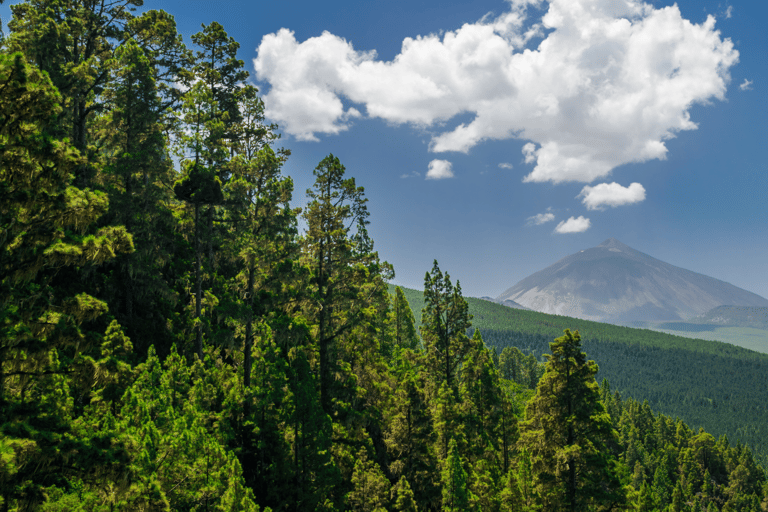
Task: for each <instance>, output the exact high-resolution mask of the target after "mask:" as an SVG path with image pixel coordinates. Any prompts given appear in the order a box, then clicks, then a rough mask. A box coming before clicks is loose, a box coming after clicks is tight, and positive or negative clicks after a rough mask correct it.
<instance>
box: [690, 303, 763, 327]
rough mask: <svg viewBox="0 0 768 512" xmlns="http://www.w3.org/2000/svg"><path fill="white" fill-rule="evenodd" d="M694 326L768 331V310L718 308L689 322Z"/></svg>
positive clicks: (738, 307)
mask: <svg viewBox="0 0 768 512" xmlns="http://www.w3.org/2000/svg"><path fill="white" fill-rule="evenodd" d="M688 322H689V323H692V324H708V325H722V326H728V327H754V328H756V329H768V308H757V307H751V306H730V305H729V306H718V307H716V308H714V309H711V310H709V311H707V312H706V313H704V314H703V315H699V316H695V317H693V318H691V319H690V320H688Z"/></svg>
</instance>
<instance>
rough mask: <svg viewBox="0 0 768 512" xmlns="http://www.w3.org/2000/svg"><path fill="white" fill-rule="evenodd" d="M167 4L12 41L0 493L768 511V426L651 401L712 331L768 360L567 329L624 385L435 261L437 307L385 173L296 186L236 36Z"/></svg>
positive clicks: (0, 62) (575, 344) (75, 19)
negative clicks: (402, 288)
mask: <svg viewBox="0 0 768 512" xmlns="http://www.w3.org/2000/svg"><path fill="white" fill-rule="evenodd" d="M149 3H150V2H147V4H149ZM139 7H143V8H145V9H147V10H146V11H145V12H141V13H136V9H137V8H139ZM151 7H152V6H151V5H145V4H144V2H143V1H142V0H112V1H109V2H93V1H87V2H86V1H81V0H55V1H54V0H23V1H20V2H18V3H14V4H13V5H11V10H12V12H13V19H12V20H10V22H9V23H8V25H7V28H8V33H7V35H6V37H5V38H4V39H2V41H0V91H1V94H2V101H0V511H2V512H64V511H66V512H70V511H71V512H135V511H144V512H171V511H173V512H176V511H181V512H214V511H217V512H224V511H226V512H266V511H269V510H273V511H275V512H277V511H280V512H305V511H306V512H308V511H323V512H341V511H355V512H358V511H365V512H384V511H389V512H406V511H409V512H414V511H422V512H428V511H432V512H436V511H443V512H465V511H471V512H480V511H483V512H486V511H488V512H520V511H526V512H530V511H546V512H561V511H568V512H576V511H587V510H588V511H605V512H608V511H617V510H625V511H630V510H634V511H662V510H664V511H669V510H673V511H675V512H681V511H691V512H693V511H695V512H701V511H707V512H712V511H718V512H719V511H727V512H755V511H756V510H759V509H762V510H763V511H765V510H766V509H768V485H766V474H765V471H764V470H763V468H762V467H761V466H760V464H759V463H758V461H757V460H756V457H755V455H754V452H753V450H752V449H751V448H750V446H757V447H759V445H757V444H756V443H755V444H750V445H749V446H747V445H744V444H733V443H730V442H729V441H728V440H727V438H726V437H725V436H724V435H722V432H725V431H726V430H725V429H726V428H728V425H726V424H725V423H722V422H721V423H717V424H715V423H714V422H713V424H714V425H715V426H716V427H717V428H714V429H713V430H712V432H706V431H704V430H696V429H694V428H691V427H689V426H688V425H687V424H686V422H684V421H682V420H680V419H677V418H672V417H670V416H666V415H664V414H660V413H658V412H656V411H654V410H653V409H652V408H651V406H650V405H649V404H648V403H647V402H641V401H640V400H639V398H640V397H642V396H643V393H646V392H647V393H648V395H649V396H651V397H653V399H654V400H655V402H657V403H660V404H668V403H670V404H671V403H672V402H673V401H674V400H680V399H681V398H680V396H681V393H680V389H684V388H685V386H686V385H688V384H687V383H688V380H686V379H687V378H688V377H687V374H686V372H682V371H681V368H682V367H683V366H684V365H686V364H690V363H691V361H693V362H694V363H696V364H699V363H697V361H699V360H698V359H695V358H694V357H689V355H690V354H693V355H697V354H700V355H701V357H702V358H703V359H701V360H700V364H701V371H702V372H705V373H706V374H707V375H710V376H711V378H712V379H720V378H721V377H722V375H723V372H725V374H728V372H730V374H729V379H730V381H733V382H736V381H738V380H739V379H742V380H743V382H744V386H745V389H746V390H747V393H746V394H740V395H738V399H741V397H742V396H746V397H747V398H746V399H745V400H747V401H749V403H751V404H757V403H759V402H760V400H758V399H759V398H760V397H762V396H763V395H762V394H761V393H764V392H765V390H764V389H760V388H759V387H758V386H760V385H764V383H765V379H762V377H763V374H762V373H761V372H762V371H763V369H764V366H760V365H764V363H765V361H764V359H761V358H759V357H756V356H754V355H753V354H752V353H748V352H746V351H736V352H733V353H728V352H723V350H722V349H721V348H720V347H719V346H718V345H717V344H711V346H709V345H708V346H704V345H702V347H703V348H702V350H700V351H699V352H695V351H690V350H688V351H685V350H683V349H680V353H679V354H676V353H674V352H673V350H674V348H669V347H666V346H664V345H658V344H657V345H658V346H657V345H654V344H649V343H644V342H636V343H635V344H634V345H632V344H629V343H623V342H616V341H613V340H611V335H610V334H608V331H606V334H604V335H601V336H598V334H599V333H600V332H601V331H598V330H595V329H593V330H591V331H590V329H589V328H588V327H589V326H587V325H586V324H579V323H576V324H575V325H570V324H569V325H565V327H569V328H581V329H585V330H586V331H589V332H590V335H591V336H592V338H591V339H590V341H589V344H588V346H587V350H588V351H593V352H594V353H593V354H590V355H591V356H593V357H595V356H596V357H597V358H598V359H599V360H601V364H602V365H603V369H601V370H600V375H601V376H602V375H603V374H604V373H609V372H611V371H613V372H614V374H615V375H616V378H617V381H616V383H615V384H614V385H615V386H616V388H618V389H626V390H627V392H625V396H624V397H622V396H621V394H617V393H616V392H615V391H613V390H612V389H611V388H610V385H609V383H608V381H603V385H602V387H600V386H599V385H598V383H597V381H596V379H595V377H596V374H598V367H597V366H596V365H595V363H594V362H593V361H590V360H588V359H587V356H586V354H585V353H584V352H583V348H584V347H583V345H582V342H581V337H580V336H579V334H578V332H576V331H573V332H572V331H570V330H561V328H562V327H563V325H564V324H563V322H561V321H560V320H557V321H555V320H547V321H546V322H544V323H541V325H539V326H538V327H537V328H534V327H533V326H534V325H535V319H537V318H538V319H541V317H536V316H530V317H529V316H524V317H520V318H523V320H521V321H520V322H519V327H515V326H514V325H513V324H509V325H511V326H512V327H510V329H513V330H508V331H504V330H503V329H502V328H501V327H502V326H503V325H506V324H504V323H503V322H501V320H500V319H502V316H499V315H500V312H501V311H502V310H500V309H493V308H491V309H489V310H488V312H485V310H482V309H481V308H482V307H483V306H484V305H482V304H481V305H479V306H481V308H478V304H477V303H475V305H474V306H473V307H475V308H476V312H477V320H476V323H475V324H474V326H475V327H478V326H479V328H473V322H472V319H471V315H470V310H469V308H470V306H469V304H468V303H467V301H466V300H465V299H464V298H463V296H462V294H461V289H460V287H459V286H458V285H454V284H453V283H452V282H451V280H450V278H449V276H448V275H447V273H446V274H444V273H443V272H442V271H441V269H440V267H439V265H438V263H437V261H435V262H434V264H433V266H432V268H431V270H429V273H428V274H427V276H426V278H425V281H424V289H425V291H424V293H423V294H421V299H420V302H419V303H418V304H417V311H418V312H419V321H420V328H419V329H418V330H417V326H416V324H415V321H414V316H413V313H412V311H411V306H410V305H409V304H408V301H407V300H406V298H405V295H403V294H402V293H399V292H397V291H395V294H394V296H390V295H389V294H388V293H387V282H388V281H390V280H391V279H392V278H393V275H394V273H393V268H392V266H391V265H390V264H388V263H387V262H386V261H383V260H382V259H380V257H379V254H378V253H377V252H376V251H375V250H374V242H373V240H372V239H371V238H370V236H369V232H368V225H369V222H370V220H369V218H370V214H369V212H368V206H367V198H366V192H365V189H364V188H363V187H362V186H360V185H358V184H357V183H356V181H355V179H354V178H353V177H350V176H349V175H348V174H347V171H346V168H345V167H344V165H343V164H342V163H341V161H340V160H339V158H337V157H335V156H334V155H333V154H329V155H328V156H326V157H324V158H323V159H322V160H320V162H318V164H317V165H316V166H315V167H314V170H313V175H314V178H315V181H314V183H313V184H312V186H311V188H309V189H308V190H307V191H306V201H304V204H305V205H306V206H305V207H304V208H302V209H301V210H299V209H295V208H292V207H291V203H292V201H293V194H294V189H293V181H292V179H291V178H290V177H289V176H286V175H285V174H284V173H283V165H284V164H285V162H286V160H287V159H288V158H289V157H290V151H289V150H287V149H285V148H280V147H278V146H277V140H278V139H279V134H278V133H277V131H276V130H277V127H276V126H274V125H270V124H267V122H266V120H265V118H264V108H265V106H264V103H263V102H262V101H261V99H260V98H259V96H258V91H257V89H256V88H255V87H253V86H252V85H249V84H248V73H247V71H245V69H244V63H243V61H241V60H239V59H238V58H237V51H238V47H239V45H238V43H237V42H236V41H234V40H233V39H232V38H230V37H229V36H228V35H227V33H226V32H225V30H224V27H222V26H221V25H220V24H218V23H216V22H211V23H210V24H208V25H204V26H203V27H202V29H201V31H200V32H198V33H196V34H194V35H193V36H192V38H191V47H190V48H188V47H187V46H186V44H185V43H184V42H183V41H182V38H181V35H180V34H179V33H178V31H177V30H176V25H175V21H174V18H173V16H171V15H170V14H168V13H166V12H164V11H161V10H150V8H151ZM300 226H301V227H303V229H300ZM414 299H415V297H414ZM414 302H416V300H414ZM499 307H501V306H499ZM494 315H496V316H494ZM497 316H498V319H499V320H495V318H496V317H497ZM491 325H496V326H497V330H495V331H494V330H492V329H490V328H489V326H491ZM468 332H471V335H468ZM481 332H486V333H487V334H488V342H489V345H495V346H498V347H499V348H502V346H503V343H507V344H511V343H514V344H515V345H518V346H520V347H522V348H523V349H524V350H526V351H528V352H534V353H536V354H540V353H541V352H544V351H548V352H549V353H550V354H551V356H550V357H548V358H547V362H546V365H542V364H539V362H538V361H537V360H536V358H535V357H534V356H533V355H531V354H524V353H523V352H521V351H520V350H519V349H517V348H512V347H509V346H504V347H503V348H502V350H501V352H500V353H499V354H497V355H494V353H493V351H492V350H489V349H488V348H487V346H486V343H485V342H484V340H483V337H482V335H481ZM611 332H612V331H611ZM515 333H517V335H515ZM627 339H631V337H629V338H627ZM659 339H661V338H659ZM611 350H614V352H615V353H613V358H611V357H609V355H610V354H612V352H611ZM622 351H623V352H622ZM497 356H498V357H497ZM684 357H688V361H685V360H683V359H684ZM718 358H719V359H718ZM622 360H623V364H625V365H626V366H628V367H629V366H632V367H637V368H639V369H640V370H639V371H642V372H645V374H644V377H645V378H647V379H649V382H642V379H637V380H631V381H627V380H626V378H628V376H627V372H626V371H624V372H623V373H621V372H618V371H617V368H618V365H619V363H614V362H613V361H622ZM609 361H610V363H609ZM612 365H613V366H612ZM611 368H613V369H611ZM610 375H613V374H610ZM673 376H679V377H680V383H679V385H678V386H677V387H673V386H671V385H670V379H671V378H672V377H673ZM623 379H624V380H623ZM750 379H752V380H750ZM726 380H728V379H726ZM692 382H694V384H695V386H694V384H690V387H691V392H690V393H689V395H690V398H689V400H691V401H692V402H695V401H697V400H703V398H702V396H701V393H702V388H701V387H700V386H699V385H698V381H692ZM659 383H660V384H659ZM730 385H731V384H730V382H720V381H713V384H712V386H711V389H710V390H709V392H710V395H707V396H709V397H710V398H711V399H712V401H711V402H708V403H709V404H710V405H711V409H709V410H710V411H718V412H720V411H721V410H722V409H723V408H725V407H733V406H735V405H738V407H741V402H737V396H736V395H735V394H733V396H732V397H729V398H727V399H726V398H721V395H722V393H723V392H727V391H729V390H730V391H731V392H732V388H731V387H729V386H730ZM633 386H634V387H633ZM718 386H724V387H723V390H720V389H719V388H718ZM657 388H658V389H657ZM654 391H655V393H656V394H655V395H654V394H653V392H654ZM750 392H751V393H752V394H749V393H750ZM630 396H637V397H639V398H638V400H633V399H632V398H630ZM665 400H668V401H666V402H665ZM765 403H766V401H765V400H764V399H763V400H762V404H763V405H764V404H765ZM696 406H697V407H699V409H692V410H695V411H701V412H703V411H706V410H707V409H706V407H704V406H700V404H697V405H696ZM760 411H762V413H763V414H764V409H762V410H760V409H758V413H760ZM732 414H733V416H738V415H739V414H743V415H744V417H745V418H748V419H749V421H748V422H745V423H744V425H747V426H748V427H749V428H750V429H757V426H756V424H755V423H754V422H753V421H752V418H753V416H747V412H746V410H745V411H742V409H737V412H736V413H732ZM713 417H717V418H720V416H717V415H715V416H713ZM691 418H692V419H691V420H690V421H693V422H696V421H699V422H700V423H702V424H704V422H705V421H709V420H708V417H707V418H704V417H702V419H701V420H699V419H698V418H696V417H693V416H691ZM751 432H752V431H750V433H751ZM744 439H747V440H748V441H749V442H750V443H753V441H752V439H753V438H752V437H747V436H746V435H745V436H744ZM758 453H762V452H758Z"/></svg>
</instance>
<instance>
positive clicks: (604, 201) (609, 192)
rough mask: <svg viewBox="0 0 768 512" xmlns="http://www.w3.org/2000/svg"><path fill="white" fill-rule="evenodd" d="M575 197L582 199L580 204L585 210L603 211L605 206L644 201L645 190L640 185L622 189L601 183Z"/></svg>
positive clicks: (613, 184) (618, 186) (616, 184)
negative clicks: (582, 204)
mask: <svg viewBox="0 0 768 512" xmlns="http://www.w3.org/2000/svg"><path fill="white" fill-rule="evenodd" d="M576 197H583V198H584V199H582V201H581V202H582V203H584V205H585V206H586V207H587V210H604V209H605V207H606V206H611V207H614V208H615V207H616V206H621V205H624V204H632V203H639V202H641V201H644V200H645V188H644V187H643V186H642V185H641V184H640V183H632V184H631V185H630V186H629V187H622V186H621V185H619V184H618V183H616V182H613V183H601V184H599V185H595V186H594V187H590V186H589V185H587V186H586V187H584V188H583V189H581V193H580V194H579V195H578V196H576Z"/></svg>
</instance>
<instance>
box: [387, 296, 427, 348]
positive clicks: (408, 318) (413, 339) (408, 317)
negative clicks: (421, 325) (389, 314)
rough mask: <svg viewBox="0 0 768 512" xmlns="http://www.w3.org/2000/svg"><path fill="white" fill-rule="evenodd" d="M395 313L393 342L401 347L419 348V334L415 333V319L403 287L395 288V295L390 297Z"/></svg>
mask: <svg viewBox="0 0 768 512" xmlns="http://www.w3.org/2000/svg"><path fill="white" fill-rule="evenodd" d="M392 303H393V310H394V314H395V344H396V345H397V346H398V347H401V348H407V349H411V350H416V349H417V348H419V345H420V342H419V336H418V334H417V333H416V321H415V319H414V318H413V311H412V310H411V305H410V304H408V299H406V298H405V294H404V293H403V289H402V288H400V287H399V286H398V287H396V288H395V296H394V297H393V298H392Z"/></svg>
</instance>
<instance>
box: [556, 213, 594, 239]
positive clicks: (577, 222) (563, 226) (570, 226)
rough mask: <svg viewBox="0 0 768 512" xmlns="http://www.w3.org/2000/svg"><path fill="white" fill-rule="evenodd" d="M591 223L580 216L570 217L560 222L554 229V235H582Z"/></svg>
mask: <svg viewBox="0 0 768 512" xmlns="http://www.w3.org/2000/svg"><path fill="white" fill-rule="evenodd" d="M591 225H592V223H591V222H590V221H589V219H587V218H585V217H584V216H582V215H579V217H571V218H569V219H568V220H564V221H562V222H561V223H560V224H558V225H557V227H556V228H555V233H563V234H564V233H583V232H584V231H586V230H588V229H589V227H590V226H591Z"/></svg>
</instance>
